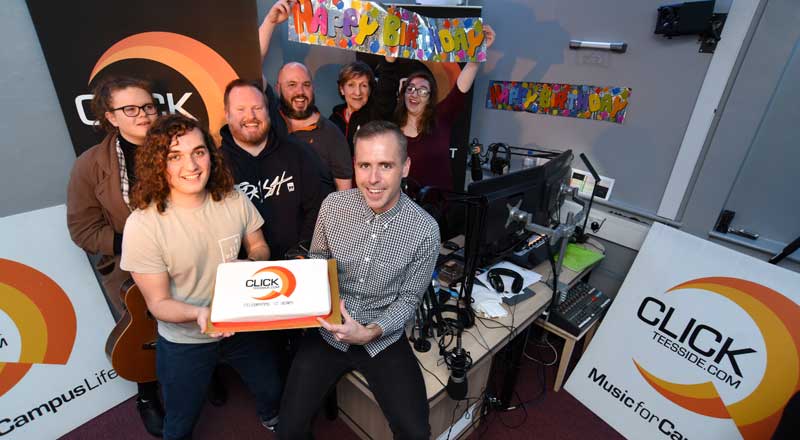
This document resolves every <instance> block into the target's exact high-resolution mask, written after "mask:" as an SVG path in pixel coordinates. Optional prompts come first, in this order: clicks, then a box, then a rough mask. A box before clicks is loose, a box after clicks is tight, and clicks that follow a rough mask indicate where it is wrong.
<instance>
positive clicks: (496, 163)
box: [489, 143, 511, 176]
mask: <svg viewBox="0 0 800 440" xmlns="http://www.w3.org/2000/svg"><path fill="white" fill-rule="evenodd" d="M500 148H502V149H504V150H506V154H505V156H506V157H505V158H502V157H497V153H498V151H499V150H500ZM489 150H490V151H491V152H492V159H491V160H490V161H489V168H490V169H491V170H492V173H493V174H496V175H498V176H499V175H502V174H504V171H508V168H509V167H510V166H511V150H510V149H509V148H508V146H507V145H506V144H504V143H496V144H492V145H489Z"/></svg>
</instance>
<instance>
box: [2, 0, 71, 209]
mask: <svg viewBox="0 0 800 440" xmlns="http://www.w3.org/2000/svg"><path fill="white" fill-rule="evenodd" d="M0 40H2V41H5V42H6V43H5V44H4V47H3V50H2V51H0V66H2V68H0V102H2V104H3V105H2V107H0V132H2V133H3V137H2V144H0V176H2V177H0V182H2V187H0V217H4V216H8V215H12V214H18V213H20V212H25V211H31V210H34V209H40V208H45V207H48V206H53V205H58V204H61V203H64V202H65V201H66V187H67V181H68V180H69V171H70V169H71V168H72V163H73V162H74V161H75V154H74V153H73V150H72V144H71V143H70V140H69V136H68V134H67V126H66V124H65V123H64V117H63V116H62V114H61V107H59V105H58V100H57V99H56V92H55V88H54V87H53V82H52V80H51V78H50V73H49V72H48V70H47V65H46V64H45V61H44V55H42V49H41V47H40V46H39V40H38V38H37V37H36V32H35V31H34V29H33V23H32V22H31V18H30V15H29V14H28V8H27V6H26V5H25V2H24V0H4V1H3V6H2V7H1V8H0Z"/></svg>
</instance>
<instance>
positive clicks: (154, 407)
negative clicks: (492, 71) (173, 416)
mask: <svg viewBox="0 0 800 440" xmlns="http://www.w3.org/2000/svg"><path fill="white" fill-rule="evenodd" d="M136 409H137V410H138V411H139V417H141V418H142V423H143V424H144V428H145V429H146V430H147V432H148V433H149V434H150V435H152V436H154V437H161V435H162V433H163V430H164V409H163V408H161V402H159V401H158V399H149V400H148V399H143V398H141V397H140V398H138V399H136Z"/></svg>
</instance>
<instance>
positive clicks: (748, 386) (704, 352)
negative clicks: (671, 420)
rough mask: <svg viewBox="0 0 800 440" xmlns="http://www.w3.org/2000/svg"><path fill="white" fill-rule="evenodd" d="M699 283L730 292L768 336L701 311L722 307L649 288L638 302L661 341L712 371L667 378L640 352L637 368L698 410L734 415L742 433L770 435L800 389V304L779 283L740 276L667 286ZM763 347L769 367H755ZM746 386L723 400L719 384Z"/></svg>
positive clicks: (723, 294)
mask: <svg viewBox="0 0 800 440" xmlns="http://www.w3.org/2000/svg"><path fill="white" fill-rule="evenodd" d="M698 291H702V292H706V293H712V294H715V296H713V297H712V300H713V301H718V300H721V299H722V298H726V299H727V300H728V301H730V302H732V303H733V304H735V305H736V306H738V308H740V309H741V310H742V311H744V313H746V315H747V316H749V317H750V319H751V320H752V322H753V323H754V324H755V327H756V328H757V329H758V332H759V333H760V336H761V338H763V342H762V341H761V340H759V338H758V337H752V336H750V333H752V332H750V333H748V332H746V331H745V332H743V331H741V328H742V326H743V325H745V323H742V322H738V323H736V324H735V326H730V325H728V326H725V327H728V328H723V326H714V325H713V324H711V323H710V321H711V320H710V319H705V320H704V319H703V316H705V317H707V318H714V317H715V315H714V313H721V312H718V311H717V310H714V309H706V308H693V309H691V310H687V308H686V307H678V306H674V305H669V304H667V302H666V301H663V300H660V299H658V298H654V297H651V296H648V297H646V298H645V299H644V300H643V301H642V304H641V305H640V307H639V310H638V313H637V317H638V319H639V320H640V321H642V322H644V323H646V324H648V325H651V326H653V328H654V331H653V334H654V336H653V339H654V341H656V342H657V343H658V344H659V345H663V347H661V348H662V349H663V348H666V349H669V350H670V351H672V352H673V354H674V355H676V356H680V357H682V358H683V360H684V361H687V362H690V363H692V364H693V365H694V366H695V367H698V368H699V370H696V371H698V372H699V373H698V374H702V375H706V374H707V375H709V380H703V381H701V382H699V383H676V382H672V381H668V380H665V379H664V378H661V377H658V376H656V375H655V374H653V373H651V372H650V371H648V370H646V369H645V368H644V367H643V366H642V365H641V364H640V363H639V362H637V361H636V360H635V359H634V360H633V362H634V364H635V366H636V369H637V370H638V371H639V373H640V374H641V375H642V377H643V378H644V380H645V381H646V382H647V383H648V384H649V385H650V386H651V387H652V388H653V389H654V390H655V391H657V392H658V393H659V394H661V395H662V396H663V397H665V398H666V399H667V400H669V401H671V402H673V403H674V404H676V405H678V406H680V407H682V408H684V409H686V410H689V411H692V412H694V413H696V414H700V415H704V416H708V417H713V418H718V419H731V420H732V421H733V422H734V423H735V425H736V427H737V429H738V430H739V432H740V433H741V435H742V437H743V438H744V439H757V438H769V437H771V435H772V433H773V432H774V430H775V428H776V426H777V424H778V421H779V420H780V417H781V415H782V413H783V408H784V407H785V406H786V403H787V402H788V400H789V399H790V398H791V397H792V395H794V394H795V393H796V392H797V391H799V390H800V307H798V305H797V304H796V303H795V302H794V301H792V300H790V299H789V298H787V297H786V296H784V295H782V294H781V293H779V292H777V291H775V290H772V289H770V288H768V287H765V286H763V285H760V284H757V283H754V282H751V281H747V280H743V279H739V278H729V277H708V278H699V279H694V280H690V281H687V282H684V283H681V284H678V285H677V286H674V287H672V288H671V289H669V290H667V292H666V293H667V294H670V295H669V296H670V297H672V295H671V294H687V295H690V294H693V293H694V294H696V293H697V292H698ZM728 301H725V302H726V303H727V302H728ZM719 306H720V308H723V307H724V306H728V304H721V303H719ZM729 321H733V320H729ZM734 327H735V328H734ZM737 330H738V331H737ZM759 355H760V356H763V358H764V359H765V363H764V367H763V371H761V369H760V368H752V366H753V365H754V363H753V362H752V360H753V359H754V357H755V356H759ZM690 369H691V367H690ZM753 370H756V371H753ZM691 371H695V370H691ZM740 386H741V388H742V389H743V390H745V391H744V392H741V393H740V395H738V396H737V399H736V401H734V402H727V403H726V402H723V400H722V397H721V395H720V389H723V390H726V391H729V392H735V390H738V389H739V387H740ZM719 387H723V388H719ZM747 391H749V392H747ZM745 392H747V394H746V395H741V394H744V393H745ZM727 395H730V393H728V394H727ZM729 400H730V399H729Z"/></svg>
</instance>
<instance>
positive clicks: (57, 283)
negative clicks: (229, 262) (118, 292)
mask: <svg viewBox="0 0 800 440" xmlns="http://www.w3.org/2000/svg"><path fill="white" fill-rule="evenodd" d="M64 218H66V208H65V207H64V206H63V205H62V206H56V207H53V208H47V209H42V210H38V211H32V212H27V213H24V214H19V215H15V216H11V217H5V218H1V219H0V243H3V246H2V247H0V437H3V438H9V439H42V438H57V437H60V436H61V435H63V434H65V433H67V432H69V431H71V430H72V429H74V428H76V427H77V426H80V425H81V424H83V423H85V422H86V421H88V420H91V419H92V418H94V417H96V416H97V415H98V414H101V413H103V412H105V411H107V410H108V409H109V408H112V407H113V406H116V405H117V404H119V403H120V402H122V401H124V400H125V399H128V398H129V397H131V396H132V395H133V394H134V393H135V392H136V386H135V384H133V383H131V382H127V381H125V380H123V379H121V378H119V376H117V374H116V372H115V371H114V370H113V369H112V368H111V365H110V364H109V362H108V360H107V359H106V355H105V349H104V347H105V341H106V337H107V336H108V334H109V332H110V331H111V329H112V327H113V326H114V322H113V321H112V319H111V315H110V314H109V313H108V306H107V305H106V302H105V298H104V297H103V293H102V292H101V291H100V288H99V286H98V283H97V280H96V278H95V275H94V272H93V271H92V268H91V266H90V264H89V261H88V260H87V259H86V254H84V252H83V251H82V250H80V249H79V248H78V247H76V246H75V244H73V243H72V241H71V240H70V237H69V232H68V231H67V226H66V223H65V222H64ZM20 237H25V239H24V240H20ZM131 416H132V417H136V416H135V415H131Z"/></svg>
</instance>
